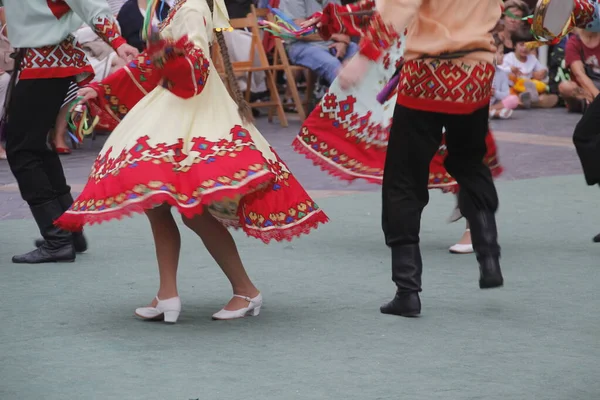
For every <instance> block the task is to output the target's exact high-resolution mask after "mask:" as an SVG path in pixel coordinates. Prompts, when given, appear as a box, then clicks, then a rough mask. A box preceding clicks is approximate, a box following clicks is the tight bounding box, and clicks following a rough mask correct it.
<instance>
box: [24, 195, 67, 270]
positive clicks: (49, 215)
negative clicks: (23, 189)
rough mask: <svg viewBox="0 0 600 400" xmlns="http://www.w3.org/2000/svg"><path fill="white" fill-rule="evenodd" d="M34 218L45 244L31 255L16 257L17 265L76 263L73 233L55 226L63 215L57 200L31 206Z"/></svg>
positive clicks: (30, 253) (31, 252)
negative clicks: (56, 221) (55, 222)
mask: <svg viewBox="0 0 600 400" xmlns="http://www.w3.org/2000/svg"><path fill="white" fill-rule="evenodd" d="M30 208H31V213H32V214H33V218H34V219H35V222H36V223H37V225H38V227H39V228H40V233H41V234H42V236H43V237H44V243H43V244H42V245H41V246H40V247H38V248H37V249H35V250H33V251H30V252H29V253H26V254H22V255H18V256H14V257H13V258H12V261H13V262H14V263H17V264H41V263H47V262H72V261H75V248H74V246H73V237H72V235H71V232H69V231H65V230H63V229H60V228H57V227H56V226H54V221H55V220H56V219H57V218H59V217H60V216H61V215H62V214H63V209H62V206H61V205H60V203H59V201H58V200H57V199H55V200H52V201H49V202H47V203H44V204H40V205H37V206H30Z"/></svg>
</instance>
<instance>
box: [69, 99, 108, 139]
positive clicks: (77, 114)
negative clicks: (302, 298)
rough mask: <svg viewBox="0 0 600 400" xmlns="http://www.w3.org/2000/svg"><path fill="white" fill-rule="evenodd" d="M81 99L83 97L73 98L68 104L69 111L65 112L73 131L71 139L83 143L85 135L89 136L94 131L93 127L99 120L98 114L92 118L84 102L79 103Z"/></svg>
mask: <svg viewBox="0 0 600 400" xmlns="http://www.w3.org/2000/svg"><path fill="white" fill-rule="evenodd" d="M81 100H83V97H78V98H76V99H75V100H73V102H71V104H70V105H69V113H68V114H67V124H68V125H69V129H70V131H71V132H72V133H73V135H72V137H73V139H74V140H75V142H77V143H83V139H84V137H85V136H90V135H91V134H92V133H94V128H95V127H96V125H98V122H100V118H99V117H98V116H96V117H94V118H93V119H92V117H91V115H90V114H89V111H88V107H87V106H86V105H85V104H79V102H80V101H81Z"/></svg>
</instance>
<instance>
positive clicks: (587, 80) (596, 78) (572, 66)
mask: <svg viewBox="0 0 600 400" xmlns="http://www.w3.org/2000/svg"><path fill="white" fill-rule="evenodd" d="M575 33H576V34H575V35H571V37H570V38H569V39H568V41H567V47H566V49H565V65H566V66H567V68H569V70H570V72H571V80H570V81H564V82H561V83H560V85H559V86H558V90H559V93H560V95H561V96H562V98H563V99H564V100H565V103H566V105H567V108H568V109H569V111H571V112H584V111H585V110H586V109H587V105H588V104H589V103H591V102H592V101H593V100H594V99H595V98H596V96H598V94H600V90H598V88H599V87H600V62H599V60H600V33H594V32H587V31H584V30H581V29H577V30H576V31H575Z"/></svg>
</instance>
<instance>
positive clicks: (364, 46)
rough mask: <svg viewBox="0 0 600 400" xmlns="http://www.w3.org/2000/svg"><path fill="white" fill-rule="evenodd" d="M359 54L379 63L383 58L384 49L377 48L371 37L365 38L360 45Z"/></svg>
mask: <svg viewBox="0 0 600 400" xmlns="http://www.w3.org/2000/svg"><path fill="white" fill-rule="evenodd" d="M358 52H359V53H360V54H362V55H363V56H365V57H367V58H368V59H369V60H372V61H375V62H377V61H379V59H380V58H381V56H383V49H381V48H379V47H377V45H376V44H375V43H373V40H372V39H371V38H369V37H366V36H365V37H363V38H362V39H361V40H360V42H359V44H358Z"/></svg>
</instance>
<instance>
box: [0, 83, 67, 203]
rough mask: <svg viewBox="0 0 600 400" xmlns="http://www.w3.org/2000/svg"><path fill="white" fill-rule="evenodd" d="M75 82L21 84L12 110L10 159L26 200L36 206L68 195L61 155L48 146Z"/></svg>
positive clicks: (7, 149)
mask: <svg viewBox="0 0 600 400" xmlns="http://www.w3.org/2000/svg"><path fill="white" fill-rule="evenodd" d="M71 81H72V78H55V79H25V80H20V81H19V82H18V83H17V85H16V86H15V88H14V91H13V92H12V99H11V101H10V105H9V109H8V125H7V132H6V155H7V159H8V163H9V165H10V169H11V171H12V173H13V175H14V176H15V178H16V180H17V183H18V184H19V190H20V192H21V196H22V197H23V200H25V201H26V202H27V203H28V204H29V205H30V206H36V205H40V204H43V203H46V202H48V201H51V200H54V199H55V198H57V197H58V196H61V195H64V194H67V193H69V192H70V191H71V188H70V187H69V186H68V185H67V181H66V179H65V174H64V171H63V168H62V164H61V163H60V159H59V157H58V154H56V153H55V152H54V151H52V150H51V149H50V147H49V146H48V132H49V130H50V129H51V128H52V126H53V125H54V123H55V121H56V116H57V115H58V112H59V110H60V108H61V105H62V103H63V101H64V99H65V96H66V94H67V91H68V89H69V84H70V83H71Z"/></svg>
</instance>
